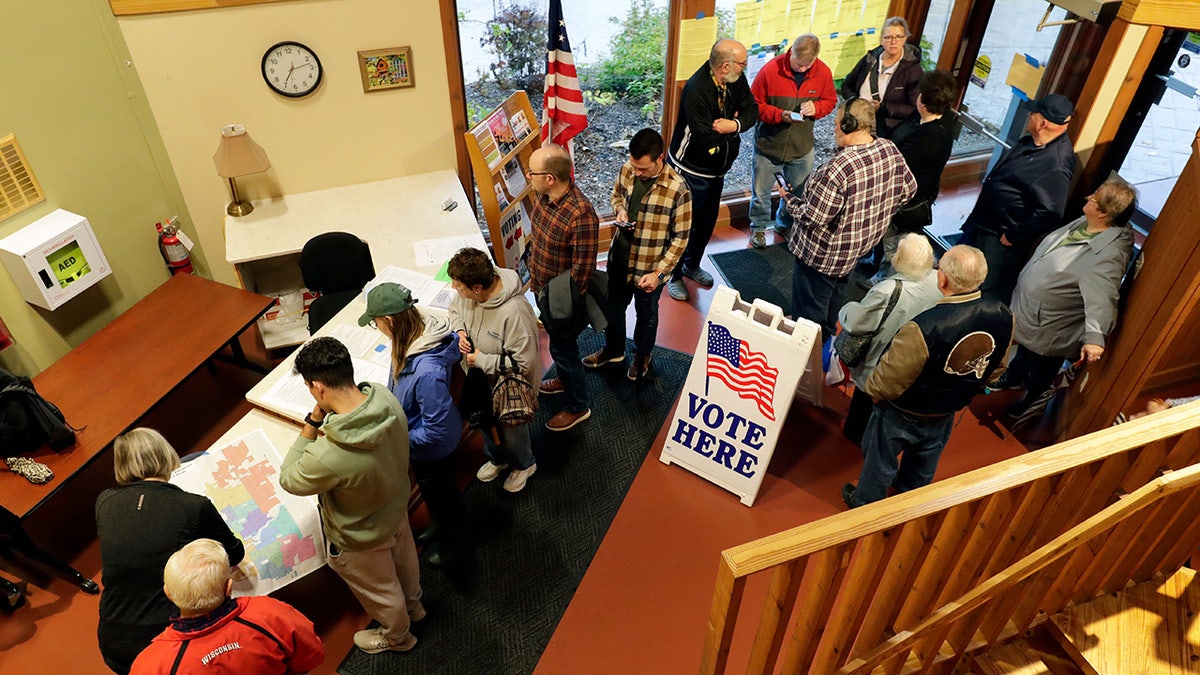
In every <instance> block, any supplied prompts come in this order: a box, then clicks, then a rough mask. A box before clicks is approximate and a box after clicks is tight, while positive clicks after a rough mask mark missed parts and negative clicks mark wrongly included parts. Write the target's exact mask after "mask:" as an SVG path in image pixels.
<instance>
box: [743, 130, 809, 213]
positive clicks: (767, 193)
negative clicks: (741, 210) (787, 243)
mask: <svg viewBox="0 0 1200 675" xmlns="http://www.w3.org/2000/svg"><path fill="white" fill-rule="evenodd" d="M814 152H815V151H813V150H809V151H808V154H807V155H804V156H803V157H798V158H796V159H792V160H788V161H786V162H783V163H781V164H777V163H775V161H774V160H771V159H769V158H767V157H766V156H764V155H762V154H760V153H757V152H756V153H754V198H753V199H751V200H750V229H752V230H754V231H756V232H765V231H766V229H767V228H768V227H770V226H771V221H772V220H775V223H776V224H775V226H776V227H778V228H780V229H785V230H786V229H787V228H789V227H791V226H792V214H791V213H789V212H788V210H787V209H786V208H784V206H783V204H780V205H779V213H778V214H777V215H776V217H775V218H774V219H773V218H772V217H771V195H773V194H774V193H775V174H776V173H778V172H780V171H782V172H783V177H784V178H785V179H787V182H788V185H791V186H792V194H794V195H800V194H801V193H802V192H803V191H804V190H803V186H804V179H805V178H807V177H808V172H810V171H812V167H813V157H814V156H815V155H814Z"/></svg>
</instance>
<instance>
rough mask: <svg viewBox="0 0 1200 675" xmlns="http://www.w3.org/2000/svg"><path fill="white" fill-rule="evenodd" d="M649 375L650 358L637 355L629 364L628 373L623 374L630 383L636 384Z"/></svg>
mask: <svg viewBox="0 0 1200 675" xmlns="http://www.w3.org/2000/svg"><path fill="white" fill-rule="evenodd" d="M649 373H650V357H649V356H642V355H641V354H637V355H635V356H634V357H633V360H632V361H630V363H629V372H628V373H625V377H628V378H629V381H630V382H637V381H638V380H640V379H642V378H644V377H646V375H648V374H649Z"/></svg>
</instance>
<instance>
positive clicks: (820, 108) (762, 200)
mask: <svg viewBox="0 0 1200 675" xmlns="http://www.w3.org/2000/svg"><path fill="white" fill-rule="evenodd" d="M820 52H821V41H820V40H818V39H817V36H816V35H813V34H811V33H805V34H804V35H801V36H800V37H798V38H796V41H795V42H793V43H792V47H791V49H789V50H788V51H786V52H784V53H783V54H780V55H779V56H776V57H775V58H773V59H771V61H770V62H769V63H767V65H765V66H763V69H762V70H760V71H758V75H757V76H756V77H755V78H754V84H753V85H751V87H750V91H751V92H752V93H753V94H754V100H755V101H756V102H757V103H758V125H757V126H755V128H754V200H753V201H751V202H750V228H751V230H752V231H753V234H752V235H751V237H750V245H751V246H753V247H754V248H764V247H766V245H767V238H766V233H767V228H768V227H769V226H770V224H771V222H772V221H774V220H775V218H773V217H772V209H771V194H772V192H773V191H774V187H775V174H777V173H780V172H782V173H783V177H784V179H786V180H787V183H788V185H789V186H792V187H793V188H797V189H798V188H799V187H800V186H802V185H803V184H804V179H805V178H806V177H808V172H809V171H812V166H813V120H817V119H820V118H822V117H824V116H826V115H828V114H829V113H831V112H833V109H834V107H836V106H837V90H835V89H834V87H833V73H832V72H831V71H830V70H829V66H827V65H825V62H824V61H821V60H820V59H818V58H817V54H819V53H820ZM791 224H792V217H791V214H789V213H788V211H787V209H779V222H778V224H776V225H775V227H776V229H777V230H779V231H780V232H786V231H787V230H788V228H789V227H791Z"/></svg>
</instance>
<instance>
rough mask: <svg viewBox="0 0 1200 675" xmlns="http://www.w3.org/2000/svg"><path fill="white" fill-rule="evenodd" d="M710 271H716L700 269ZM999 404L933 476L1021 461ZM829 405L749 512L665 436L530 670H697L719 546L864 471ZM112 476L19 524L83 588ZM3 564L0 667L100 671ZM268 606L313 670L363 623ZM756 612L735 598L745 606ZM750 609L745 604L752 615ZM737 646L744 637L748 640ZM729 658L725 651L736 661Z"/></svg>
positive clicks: (233, 411) (210, 396)
mask: <svg viewBox="0 0 1200 675" xmlns="http://www.w3.org/2000/svg"><path fill="white" fill-rule="evenodd" d="M948 196H949V198H948V199H947V198H946V197H943V202H939V204H938V207H939V208H941V209H946V215H947V216H948V217H952V216H951V213H952V212H953V211H954V210H961V209H962V201H961V200H965V199H973V195H958V194H951V195H948ZM771 236H773V235H771ZM746 239H747V234H746V231H745V230H739V229H732V228H728V227H721V228H719V229H718V231H717V234H716V235H715V236H714V240H713V244H712V246H711V248H710V250H711V251H721V250H730V249H733V248H738V247H741V246H745V245H746ZM706 267H708V269H709V270H710V271H712V272H714V273H715V272H716V270H715V268H713V267H712V266H711V265H710V264H709V263H707V261H706ZM688 283H689V286H690V287H691V289H692V295H693V298H692V300H691V301H690V302H688V303H680V302H675V301H672V300H670V299H669V298H664V299H663V301H662V321H661V323H660V326H661V327H660V330H659V343H660V344H662V345H663V346H665V347H669V348H672V349H676V350H679V351H684V352H688V353H691V352H692V351H693V350H694V348H695V345H696V341H697V339H698V336H699V331H700V327H701V325H702V323H703V316H704V313H705V312H706V311H707V309H708V304H709V302H710V300H711V295H712V292H711V291H702V290H698V289H697V288H696V287H695V286H694V284H691V282H688ZM630 326H631V327H632V322H631V324H630ZM542 342H543V344H542V348H543V352H544V351H545V340H544V339H543V341H542ZM544 358H545V359H546V362H547V363H549V359H548V357H547V356H545V355H544ZM253 377H254V376H251V375H247V374H244V373H242V372H241V371H237V370H236V369H233V368H231V367H226V366H220V367H219V368H218V370H217V372H216V373H215V374H213V373H209V372H207V371H204V370H201V371H200V372H199V373H198V374H197V375H196V376H195V377H193V378H192V380H191V381H189V382H188V383H187V384H186V385H184V387H182V388H181V389H180V390H179V391H177V392H175V393H174V394H173V395H172V397H171V398H170V399H168V400H167V401H166V402H165V404H164V405H162V406H160V407H159V409H156V410H155V412H153V413H152V414H151V419H148V420H145V423H146V424H147V425H150V426H157V427H159V428H160V429H162V430H163V431H164V432H165V433H166V434H167V436H168V438H169V439H170V440H171V441H172V443H173V444H175V446H176V448H177V449H179V450H180V451H181V452H187V451H191V450H194V449H202V448H205V447H208V445H209V444H211V442H213V441H214V440H216V437H217V436H218V435H219V434H220V431H221V430H223V429H226V428H228V427H229V426H230V425H231V424H232V423H233V422H234V421H235V420H236V419H238V418H240V417H241V416H242V415H244V414H245V412H246V411H247V410H248V409H249V407H248V404H246V403H245V401H243V400H242V399H241V394H242V392H244V391H245V390H246V389H247V388H248V387H249V386H250V385H251V384H252V383H253V381H254V379H253ZM1005 396H1011V395H1009V394H1001V395H996V396H994V397H986V398H981V399H979V400H978V401H977V403H976V405H975V406H973V408H975V409H977V411H978V413H977V412H967V413H965V414H964V415H963V417H962V419H961V422H960V423H959V425H958V427H957V428H956V429H955V431H954V434H953V436H952V437H951V440H950V445H949V446H948V448H947V450H946V453H945V455H944V456H943V460H942V464H941V466H940V467H939V472H938V477H939V478H942V477H945V476H950V475H954V474H957V473H961V472H963V471H968V470H971V469H974V468H977V467H980V466H984V465H987V464H990V463H993V462H995V461H998V460H1000V459H1004V458H1007V457H1012V456H1015V455H1017V454H1020V453H1022V452H1024V447H1023V446H1022V445H1021V443H1019V442H1017V441H1016V440H1014V439H1012V438H1011V437H1007V435H1006V434H1004V432H1003V431H1002V430H999V429H996V430H993V428H991V427H989V426H987V425H985V424H984V423H981V422H980V421H979V417H978V414H982V415H983V416H984V418H985V419H987V418H988V414H987V413H988V411H991V410H995V409H996V408H998V407H999V405H1001V404H1002V403H1004V402H1006V401H1007V399H1006V398H1004V397H1005ZM828 398H829V400H828V401H827V404H828V405H829V406H830V407H831V408H832V409H833V410H832V411H831V410H822V409H815V408H813V407H811V406H809V405H808V404H806V403H802V402H797V403H796V404H795V405H794V406H793V409H792V411H791V413H790V416H789V420H788V426H787V430H786V431H785V434H784V438H783V440H782V441H781V443H780V445H779V446H778V447H777V448H776V451H775V456H774V458H773V461H772V463H771V467H770V471H769V474H768V476H767V477H766V479H765V480H764V482H763V485H762V490H761V492H760V494H759V497H758V500H757V501H756V502H755V505H754V506H753V507H752V508H747V507H745V506H743V505H742V504H741V503H740V502H739V501H738V500H737V499H736V498H735V497H734V496H733V495H732V494H730V493H727V492H725V491H724V490H722V489H720V488H718V487H716V486H714V485H711V484H709V483H707V482H705V481H704V480H702V479H700V478H698V477H696V476H695V475H693V474H691V473H689V472H687V471H685V470H683V469H681V468H679V467H677V466H671V467H668V466H666V465H664V464H661V463H660V462H659V461H658V455H659V452H660V451H661V448H662V443H663V438H664V436H665V425H664V430H663V431H660V433H659V437H658V439H657V440H656V442H655V446H654V447H653V448H651V450H650V453H649V454H648V456H647V459H646V462H645V464H644V465H643V466H642V469H641V471H640V472H639V474H638V476H637V478H636V479H635V481H634V483H633V486H632V488H631V489H630V491H629V494H628V495H627V497H626V499H625V502H624V504H623V505H622V507H621V509H620V511H619V512H618V514H617V517H616V519H615V520H614V521H613V524H612V526H611V528H610V529H609V532H608V534H607V536H606V537H605V540H604V542H603V544H602V545H601V547H600V550H599V552H598V553H597V555H596V557H595V559H594V560H593V562H592V564H591V567H590V568H589V569H588V572H587V574H586V575H585V577H584V579H583V582H582V583H581V585H580V587H579V590H578V591H577V593H576V595H575V598H574V600H573V601H572V602H571V604H570V606H569V607H568V609H567V612H566V614H565V615H564V617H563V619H562V621H561V623H560V624H559V627H558V630H557V631H556V633H555V634H554V636H553V638H552V640H551V642H550V644H549V646H548V647H547V648H546V651H545V653H544V655H543V657H542V660H541V662H540V663H539V665H538V672H540V673H548V674H549V673H609V672H611V673H626V672H654V673H675V672H679V673H684V672H688V673H690V672H695V671H696V669H697V667H698V664H699V655H700V646H701V644H702V641H703V638H704V630H705V625H706V622H707V616H708V607H709V603H710V601H711V598H712V592H713V583H714V580H715V572H716V568H717V560H718V558H719V554H720V551H721V550H722V549H723V548H727V547H729V546H733V545H736V544H741V543H744V542H746V541H749V540H752V539H755V538H758V537H762V536H765V535H768V534H771V533H774V532H777V531H779V530H783V529H786V528H789V527H794V526H796V525H799V524H802V523H806V522H810V521H813V520H816V519H818V518H821V517H823V516H826V515H830V514H832V513H836V512H838V511H840V510H841V509H842V508H843V507H842V504H841V498H840V492H839V491H840V487H841V485H842V483H845V482H848V481H852V480H854V479H855V478H856V477H857V475H858V470H859V467H860V461H861V460H860V457H859V454H858V453H859V451H858V449H857V448H855V447H854V446H852V445H850V444H849V443H848V442H846V441H845V440H844V439H843V438H842V436H841V433H840V431H839V424H840V419H841V418H840V414H841V413H842V412H844V409H845V406H846V404H847V399H846V397H845V396H844V395H842V394H840V393H837V392H835V393H834V395H831V396H829V397H828ZM993 399H994V400H993ZM111 476H112V474H111V460H110V459H108V458H107V457H106V458H104V459H101V460H100V461H98V462H97V463H96V465H94V466H92V467H90V468H89V469H88V470H86V471H84V472H83V473H82V474H81V475H79V476H77V477H76V478H75V479H74V480H72V482H71V484H70V485H69V486H68V488H67V489H66V490H65V491H64V494H62V495H60V496H58V497H56V499H55V502H54V505H55V508H54V509H53V510H51V509H42V510H40V511H38V512H37V513H36V514H35V515H34V516H32V517H31V518H30V519H29V520H28V521H27V522H26V526H27V530H28V531H29V532H30V534H31V535H32V536H33V537H34V538H35V539H36V540H37V541H38V542H39V543H41V544H42V545H43V547H44V548H46V549H47V550H49V551H51V552H53V553H56V554H59V555H61V556H62V557H64V558H65V559H68V560H70V561H72V564H74V565H75V566H76V567H77V568H78V569H79V570H80V571H82V572H83V573H84V574H86V575H89V576H92V577H94V578H98V577H99V567H100V565H99V550H98V547H97V545H96V542H95V533H94V526H93V522H92V502H93V501H94V499H95V495H96V494H97V493H98V492H99V491H100V490H101V489H103V488H105V487H107V486H109V485H110V484H111V482H112V478H111ZM0 568H2V569H3V570H5V573H6V575H7V576H10V577H11V576H14V574H13V571H14V570H15V571H17V572H20V573H21V575H22V576H24V577H25V578H29V579H31V580H32V582H33V583H31V585H30V591H29V605H28V606H26V607H23V608H21V609H20V610H18V611H17V612H15V613H14V614H11V615H0V671H2V672H4V673H45V672H61V673H104V672H107V671H106V669H105V668H104V666H103V663H102V661H101V660H100V656H99V651H98V649H97V647H96V638H95V627H96V614H97V604H98V603H97V601H98V599H97V598H96V597H95V596H89V595H85V594H83V593H82V592H79V591H77V589H75V587H74V586H71V585H69V584H67V583H66V582H62V581H58V580H48V579H46V577H45V576H44V575H39V574H37V573H36V571H31V570H28V569H24V568H23V567H20V566H14V564H13V563H12V562H11V561H4V560H0ZM756 583H758V585H759V586H761V583H762V582H761V581H760V582H755V581H752V582H751V584H750V586H749V589H748V591H747V593H746V597H747V598H752V597H754V596H755V592H754V591H755V588H756V585H755V584H756ZM279 597H281V599H284V600H286V601H288V602H291V603H293V604H294V605H296V606H297V607H299V608H300V609H301V610H302V611H304V612H305V613H306V614H308V616H310V617H311V618H313V620H314V622H315V623H316V624H317V627H318V630H319V632H320V633H321V636H322V639H324V640H325V644H326V649H327V651H328V654H329V656H328V658H327V659H326V662H325V664H323V665H322V667H321V668H319V669H318V670H317V671H316V672H318V673H332V672H335V670H334V669H335V668H336V666H337V664H338V663H340V662H341V659H342V657H343V656H344V655H345V654H346V652H347V651H348V650H349V649H350V646H351V635H352V633H353V631H355V630H357V629H359V628H361V627H363V626H364V625H365V624H366V622H367V620H366V617H365V616H364V615H363V613H362V611H361V610H360V609H359V608H358V607H357V605H356V604H355V603H354V601H353V599H352V598H350V596H349V593H348V592H347V591H346V589H345V587H344V586H343V585H342V584H341V582H340V580H338V579H337V578H336V577H335V576H334V575H333V574H331V573H328V571H327V570H322V571H321V572H319V573H316V574H314V575H312V576H310V577H308V578H307V579H305V580H302V581H300V582H297V583H296V584H293V585H292V586H290V587H289V588H287V589H285V591H284V592H283V593H281V594H280V595H279ZM753 604H754V603H753V601H751V600H747V603H746V606H747V607H750V606H751V605H753ZM743 611H745V610H743ZM756 613H757V610H756V609H753V610H752V611H751V614H750V615H751V616H753V615H756ZM742 637H743V638H744V639H746V640H748V639H749V633H747V634H746V635H745V636H742ZM738 658H739V652H738V650H737V648H735V651H734V661H733V663H737V662H738V660H737V659H738Z"/></svg>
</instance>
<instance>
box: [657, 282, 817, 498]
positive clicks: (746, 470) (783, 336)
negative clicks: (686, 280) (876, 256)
mask: <svg viewBox="0 0 1200 675" xmlns="http://www.w3.org/2000/svg"><path fill="white" fill-rule="evenodd" d="M817 334H818V329H817V327H816V326H815V325H813V324H811V323H809V322H806V321H801V322H792V321H790V320H787V319H785V318H784V316H783V311H782V310H781V309H780V308H778V307H776V306H774V305H771V304H770V303H766V302H763V301H761V300H756V301H755V302H754V303H753V304H751V303H746V302H743V301H742V300H741V298H740V297H739V296H738V294H737V292H736V291H733V290H731V289H728V288H723V287H722V288H719V289H718V291H717V295H716V297H715V298H714V299H713V303H712V305H711V306H710V309H709V315H708V320H707V323H706V325H705V329H704V330H703V331H702V332H701V335H700V340H699V342H698V344H697V345H696V352H695V354H696V357H695V358H694V359H693V360H692V366H691V369H690V370H689V371H688V377H687V380H686V382H685V383H684V387H683V392H682V393H681V394H680V400H679V404H678V405H677V406H676V410H675V418H674V419H673V420H672V421H671V426H670V429H669V431H668V434H667V442H666V444H665V445H664V447H663V452H662V454H661V455H660V457H659V459H660V460H661V461H662V462H664V463H666V464H679V465H682V466H683V467H685V468H687V469H688V470H689V471H692V472H693V473H696V474H698V475H700V476H702V477H703V478H705V479H707V480H709V481H711V482H713V483H716V484H717V485H719V486H721V487H723V488H725V489H727V490H729V491H731V492H733V493H734V494H737V495H738V496H739V497H740V498H741V500H742V502H743V503H744V504H746V505H747V506H750V505H752V504H753V503H754V499H755V497H756V496H757V494H758V488H759V486H760V485H761V484H762V479H763V476H764V474H765V472H766V470H767V465H768V464H769V463H770V460H771V455H772V453H773V452H774V448H775V443H776V441H777V439H778V437H779V430H780V429H781V428H782V426H783V422H784V418H785V417H786V415H787V411H788V408H790V407H791V404H792V398H793V396H794V395H795V393H796V387H797V383H798V382H799V381H800V379H801V377H802V376H803V375H804V373H805V370H806V365H809V364H812V363H813V358H812V357H813V354H814V352H813V344H814V343H815V342H816V336H817ZM816 357H817V358H819V357H820V352H819V351H817V352H816ZM815 367H816V372H817V373H818V374H819V373H820V363H819V362H817V363H816V366H815Z"/></svg>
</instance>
